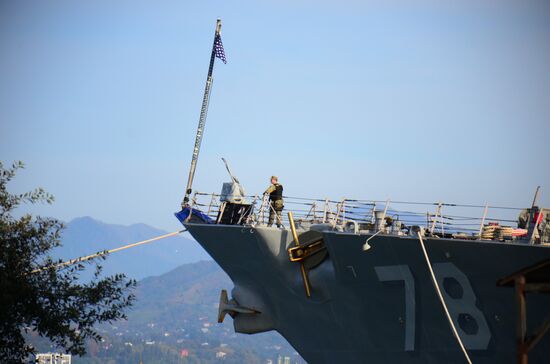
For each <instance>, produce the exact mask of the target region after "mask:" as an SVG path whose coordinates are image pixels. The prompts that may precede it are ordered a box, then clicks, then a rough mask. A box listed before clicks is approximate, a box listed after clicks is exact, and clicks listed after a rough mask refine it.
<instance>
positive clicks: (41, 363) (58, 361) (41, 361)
mask: <svg viewBox="0 0 550 364" xmlns="http://www.w3.org/2000/svg"><path fill="white" fill-rule="evenodd" d="M36 362H37V363H38V364H71V355H70V354H58V353H44V354H36Z"/></svg>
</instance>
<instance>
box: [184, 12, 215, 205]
mask: <svg viewBox="0 0 550 364" xmlns="http://www.w3.org/2000/svg"><path fill="white" fill-rule="evenodd" d="M221 30H222V21H221V19H218V20H217V21H216V31H215V33H214V42H213V44H212V53H211V55H210V66H209V67H208V76H207V78H206V86H205V87H204V96H203V99H202V106H201V114H200V117H199V125H198V126H197V135H196V137H195V147H194V148H193V155H192V157H191V166H190V168H189V177H188V179H187V188H186V189H185V197H184V198H183V202H182V203H181V207H182V208H184V207H185V206H186V205H187V204H188V203H189V196H190V195H191V192H192V187H193V178H194V177H195V169H196V168H197V161H198V159H199V152H200V149H201V142H202V136H203V134H204V125H205V124H206V114H207V113H208V101H209V99H210V90H211V88H212V81H213V77H212V74H213V72H214V61H215V60H216V57H217V58H219V59H221V60H222V61H223V63H226V59H225V52H224V50H223V44H222V40H221Z"/></svg>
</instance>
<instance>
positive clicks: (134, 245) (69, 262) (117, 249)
mask: <svg viewBox="0 0 550 364" xmlns="http://www.w3.org/2000/svg"><path fill="white" fill-rule="evenodd" d="M186 231H187V229H183V230H178V231H174V232H171V233H168V234H164V235H159V236H156V237H154V238H150V239H146V240H142V241H138V242H137V243H131V244H127V245H124V246H120V247H118V248H114V249H110V250H104V251H100V252H97V253H95V254H90V255H86V256H83V257H79V258H75V259H71V260H67V261H65V262H61V263H57V264H52V265H48V266H46V267H42V268H37V269H35V270H33V271H31V273H39V272H42V271H44V270H47V269H50V268H52V267H53V268H60V267H65V266H69V265H73V264H77V263H80V262H85V261H87V260H90V259H94V258H97V257H100V256H103V255H107V254H111V253H116V252H119V251H121V250H126V249H130V248H134V247H136V246H139V245H143V244H147V243H152V242H154V241H158V240H161V239H166V238H169V237H171V236H174V235H178V234H181V233H183V232H186Z"/></svg>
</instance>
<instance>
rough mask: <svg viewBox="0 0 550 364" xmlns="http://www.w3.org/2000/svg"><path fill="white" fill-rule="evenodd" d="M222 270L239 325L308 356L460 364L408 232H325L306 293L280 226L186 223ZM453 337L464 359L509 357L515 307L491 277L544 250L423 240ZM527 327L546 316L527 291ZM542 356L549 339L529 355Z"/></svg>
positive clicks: (536, 359) (544, 299)
mask: <svg viewBox="0 0 550 364" xmlns="http://www.w3.org/2000/svg"><path fill="white" fill-rule="evenodd" d="M186 226H187V228H188V229H189V231H190V233H191V234H192V235H193V237H194V238H195V239H196V240H197V241H198V242H199V243H200V244H201V245H202V246H203V247H204V248H205V249H206V251H207V252H208V253H209V254H210V255H211V256H212V258H213V259H214V260H216V262H217V263H218V264H219V265H220V266H221V267H222V268H223V269H224V270H225V272H227V274H228V275H229V276H230V277H231V279H232V280H233V282H234V284H235V288H234V289H233V291H232V296H233V298H234V299H235V301H236V302H238V304H239V305H241V306H243V307H248V308H252V309H254V310H256V311H259V312H260V313H257V314H243V313H240V314H236V315H235V317H234V325H235V330H236V331H237V332H244V333H255V332H262V331H269V330H277V331H278V332H279V333H281V334H282V335H283V336H284V337H285V338H286V339H287V340H288V341H289V342H290V343H291V344H292V345H293V346H294V348H295V349H296V350H297V351H298V352H299V353H300V355H302V357H303V358H304V359H305V360H307V361H308V362H309V363H312V364H316V363H384V364H388V363H419V364H420V363H465V359H464V356H463V354H462V352H461V350H460V348H459V345H458V343H457V341H456V339H455V338H454V336H453V334H452V331H451V329H450V325H449V323H448V321H447V318H446V316H445V313H444V311H443V308H442V305H441V303H440V301H439V299H438V297H437V294H436V291H435V289H434V286H433V284H432V281H431V278H430V274H429V270H428V266H427V264H426V262H425V260H424V257H423V255H422V250H421V247H420V243H419V241H418V240H417V239H413V238H410V237H398V236H375V237H374V238H373V239H372V240H370V242H369V244H370V245H371V247H372V248H371V249H370V250H368V251H366V252H363V250H362V246H363V244H364V243H365V240H366V239H367V238H368V235H356V234H348V233H337V232H324V233H323V237H324V241H325V245H326V247H327V250H328V258H327V259H326V260H325V261H323V263H321V264H320V265H319V266H318V267H316V268H314V269H313V270H311V271H310V273H309V277H310V281H311V287H312V297H311V298H307V297H306V295H305V293H304V286H303V281H302V278H301V275H300V268H299V264H298V263H294V262H290V261H289V258H288V253H287V248H288V247H289V244H290V242H291V241H292V238H291V236H290V235H291V234H290V232H289V231H285V230H279V229H276V228H267V227H256V228H253V227H243V226H227V225H206V224H186ZM425 244H426V248H427V251H428V254H429V256H430V258H431V261H432V263H433V268H434V271H435V274H436V277H437V279H438V282H439V284H440V286H441V289H442V293H443V295H444V297H445V301H446V303H447V306H448V308H449V311H450V313H451V316H452V317H453V321H454V322H455V326H456V327H457V330H458V332H459V335H460V337H461V339H462V341H463V342H464V345H465V346H466V348H467V350H468V353H469V355H470V357H471V359H472V361H473V362H474V363H476V364H477V363H515V362H516V340H515V332H516V331H515V325H516V324H515V323H516V321H515V320H516V303H515V298H514V291H513V289H512V288H503V287H497V286H496V281H497V280H498V279H499V278H502V277H504V276H507V275H509V274H511V273H513V272H514V271H516V270H519V269H521V268H524V267H526V266H529V265H532V264H534V263H537V262H539V261H541V260H544V259H548V258H550V248H547V247H541V246H529V245H520V244H510V243H496V242H479V241H478V242H474V241H461V240H456V239H454V240H447V239H430V238H426V239H425ZM527 307H528V328H529V330H530V331H532V330H533V329H535V328H536V327H538V325H539V324H540V323H541V321H542V320H543V319H544V318H545V317H544V316H545V315H547V314H548V312H549V307H550V295H534V294H533V295H528V296H527ZM529 359H530V363H548V362H550V337H548V336H546V337H544V338H543V339H542V340H541V342H540V343H539V344H538V345H537V346H536V347H535V349H534V350H533V351H532V352H531V353H530V355H529Z"/></svg>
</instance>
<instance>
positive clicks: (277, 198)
mask: <svg viewBox="0 0 550 364" xmlns="http://www.w3.org/2000/svg"><path fill="white" fill-rule="evenodd" d="M264 195H269V221H268V223H267V226H272V225H273V220H274V219H275V215H277V221H275V224H276V225H277V227H281V222H282V221H283V219H282V212H283V208H284V205H283V185H281V184H280V183H279V179H278V178H277V176H271V186H269V187H268V188H267V190H265V192H264Z"/></svg>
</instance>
